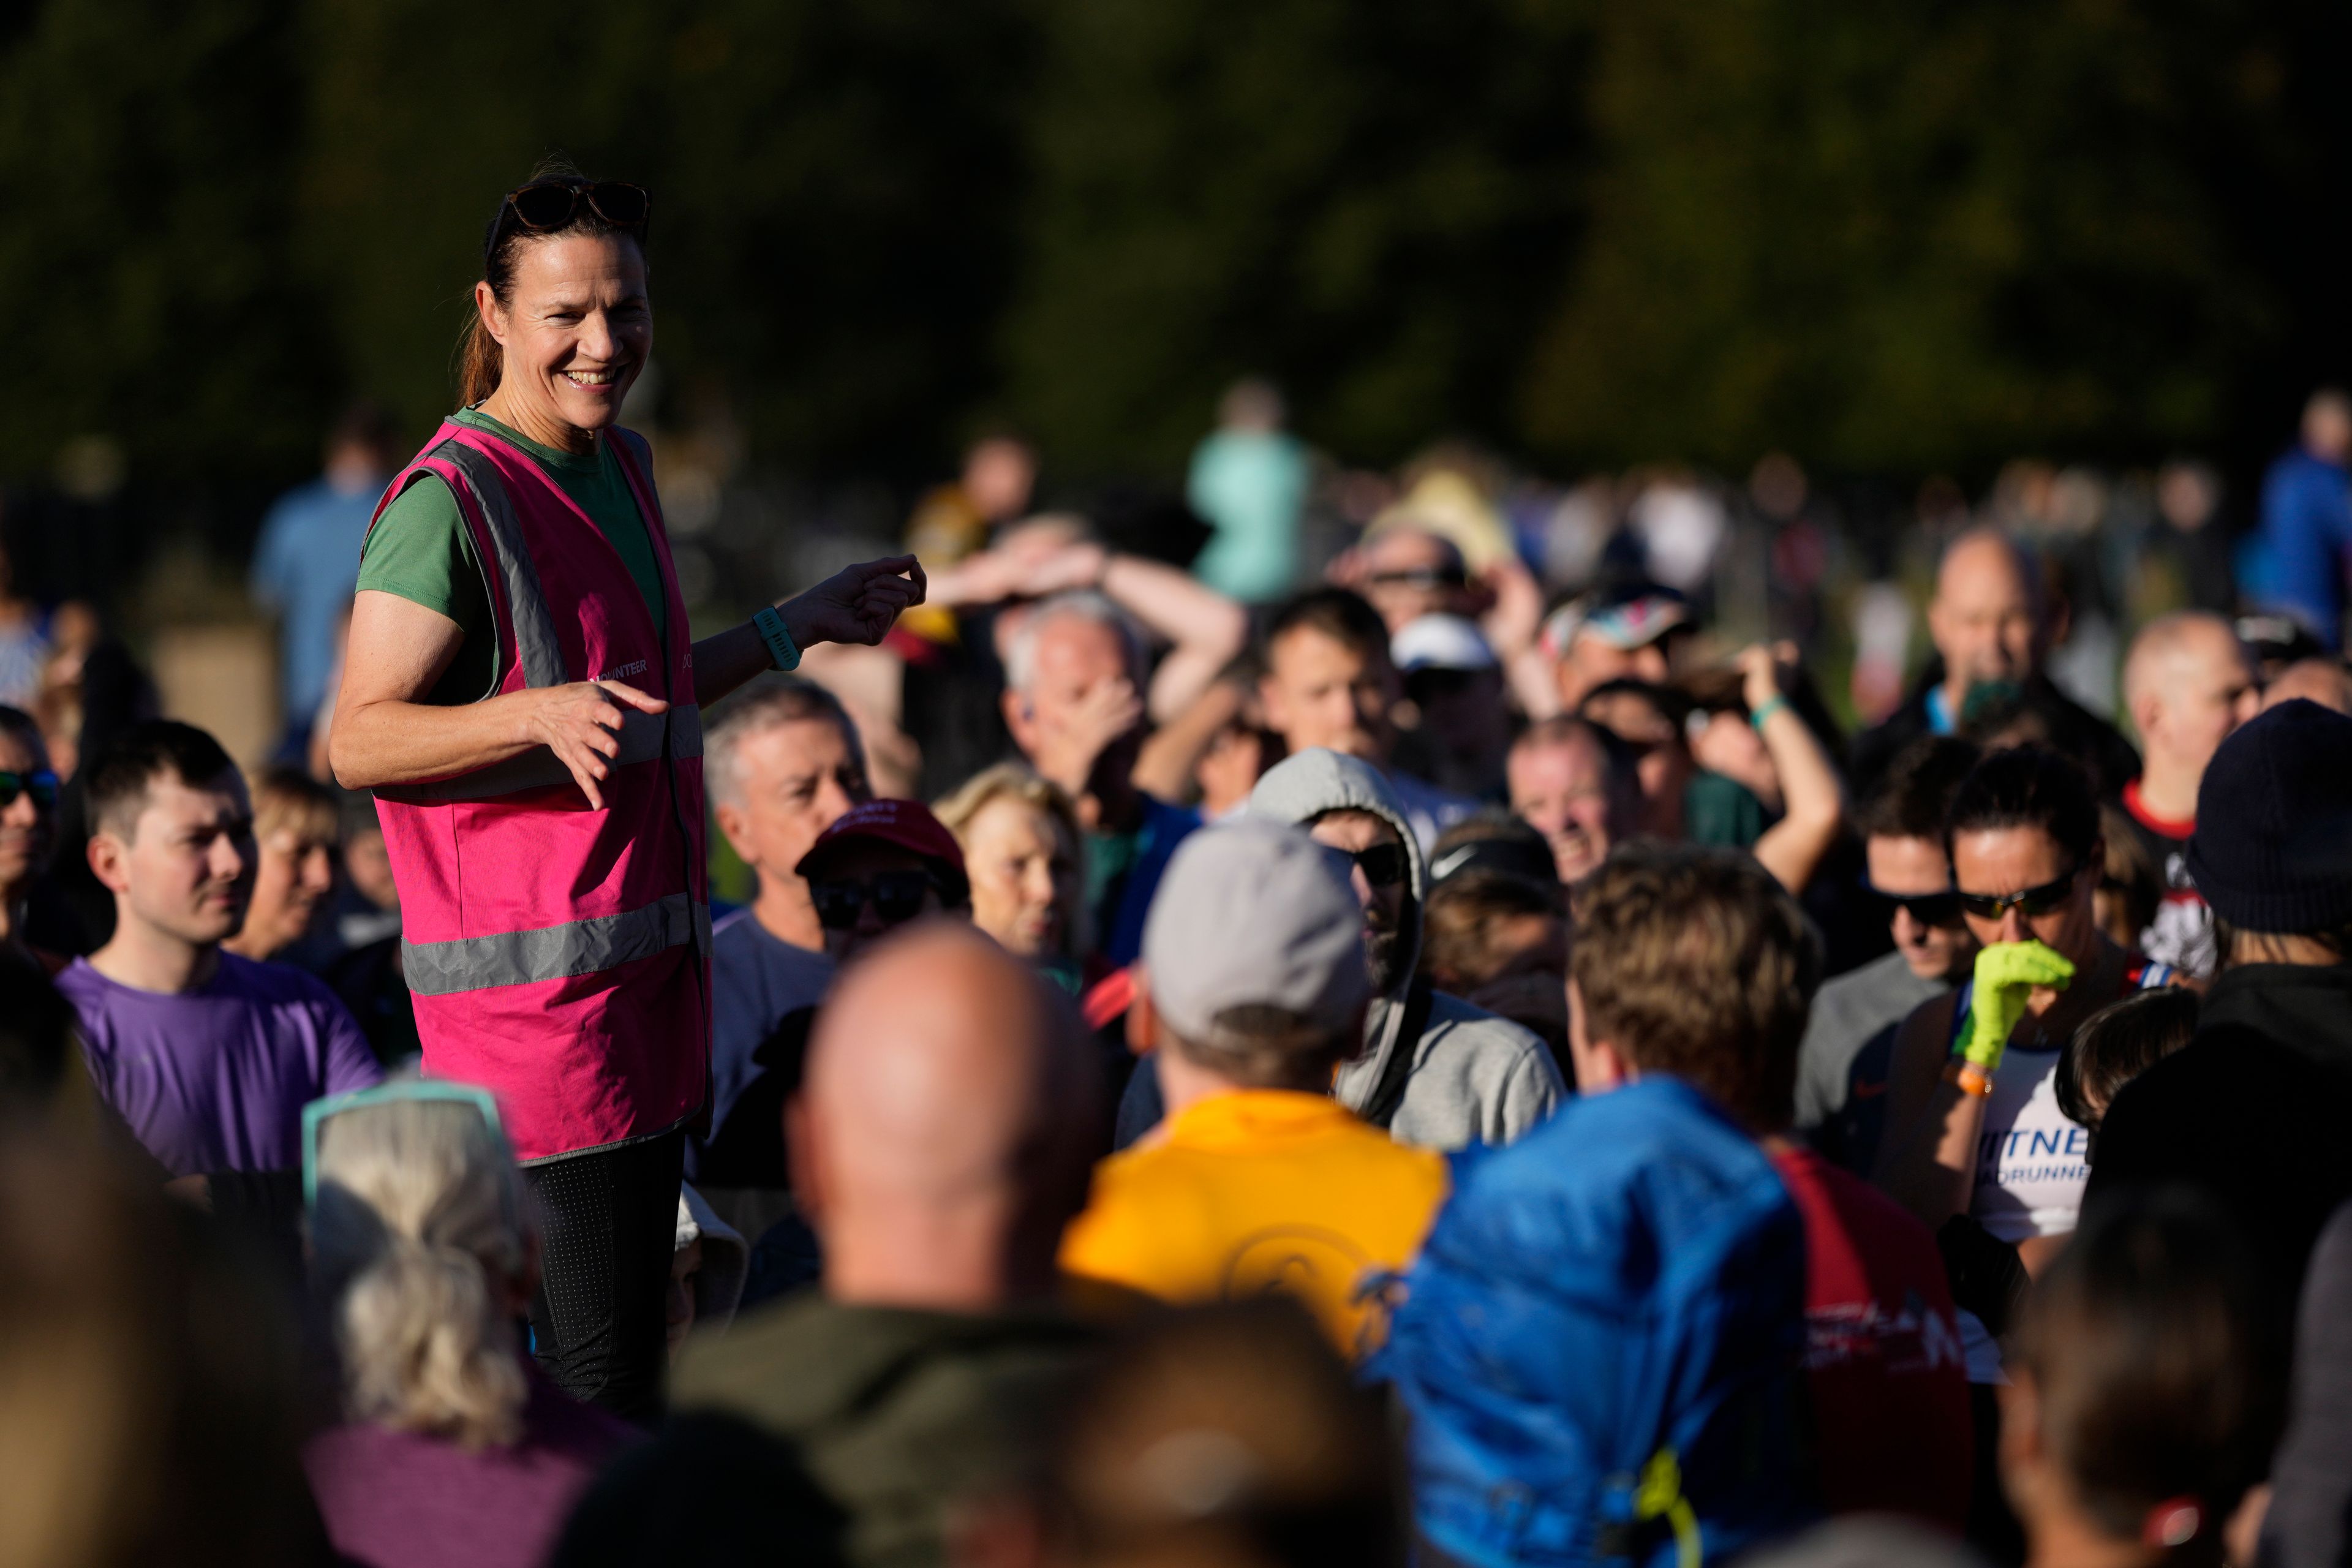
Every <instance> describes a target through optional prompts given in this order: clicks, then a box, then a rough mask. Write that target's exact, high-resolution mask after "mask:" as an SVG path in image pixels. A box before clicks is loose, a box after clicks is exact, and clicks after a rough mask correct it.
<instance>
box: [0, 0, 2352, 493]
mask: <svg viewBox="0 0 2352 1568" xmlns="http://www.w3.org/2000/svg"><path fill="white" fill-rule="evenodd" d="M2347 46H2352V8H2347V7H2346V6H2345V5H2342V4H2341V3H2340V0H2147V3H2142V4H2132V3H2127V0H1971V3H1966V4H1963V3H1959V0H1920V3H1918V4H1912V5H1885V4H1883V3H1882V0H1646V3H1643V4H1637V5H1626V4H1610V3H1606V0H1449V3H1448V4H1445V5H1428V4H1426V3H1424V0H682V3H676V4H665V5H653V4H648V3H642V0H640V3H635V4H625V3H622V0H508V3H507V4H504V5H498V6H491V7H453V6H447V5H431V4H426V3H424V0H205V4H203V5H184V4H165V3H163V0H16V3H14V4H5V3H0V300H5V312H6V319H7V321H8V323H9V333H8V336H9V343H8V349H9V353H8V355H7V363H6V367H5V374H0V479H6V480H8V481H10V482H12V483H13V484H15V485H17V486H19V487H23V486H27V485H45V484H47V483H48V482H49V481H50V479H51V478H52V476H53V475H54V474H55V472H56V471H57V469H58V464H59V462H60V459H61V456H63V455H66V454H68V453H69V452H70V451H71V450H73V449H74V447H75V443H77V442H78V441H85V440H86V438H88V437H93V436H96V437H107V438H109V439H110V440H111V441H112V442H114V443H117V444H119V447H120V448H121V450H122V451H124V452H125V453H126V454H127V458H128V465H129V472H130V475H131V483H132V485H133V486H134V487H135V488H136V489H138V490H139V491H140V492H141V493H143V494H146V495H149V496H151V497H152V496H155V495H158V494H165V493H168V494H169V495H171V496H173V497H174V498H176V499H177V500H183V501H185V503H186V504H188V505H191V506H198V507H201V506H203V505H207V504H226V502H220V503H213V502H206V501H205V500H203V498H205V497H215V498H221V497H243V496H246V495H247V494H249V493H260V492H262V491H265V490H266V489H267V488H268V487H269V486H272V485H275V484H278V483H280V482H283V481H285V480H287V479H292V478H294V477H297V476H299V474H300V473H302V472H303V471H305V469H306V468H308V467H309V465H310V463H311V462H312V460H313V458H314V454H315V447H316V442H317V439H318V437H319V434H320V429H321V427H322V425H323V423H324V421H325V419H326V418H327V417H328V416H329V415H330V414H331V412H332V410H333V408H334V407H335V405H337V404H338V403H339V402H340V401H341V400H342V399H343V398H345V397H348V396H351V395H355V394H367V395H373V396H375V397H378V398H381V399H383V400H384V401H385V402H387V403H389V404H390V405H393V406H394V407H395V408H396V409H397V410H398V411H399V412H400V413H401V415H402V416H403V417H404V419H405V420H407V421H408V422H409V423H410V424H411V425H412V426H415V429H416V431H417V433H418V434H420V435H421V434H422V432H423V430H424V428H425V426H426V425H427V424H428V422H429V421H430V420H431V419H432V418H433V417H434V416H436V415H437V414H438V413H440V412H441V411H442V410H443V408H444V406H445V405H446V403H447V401H448V399H449V396H450V387H451V375H450V351H451V347H452V344H453V342H454V341H455V337H456V333H457V326H458V324H459V322H460V321H461V320H462V316H463V312H464V310H465V308H466V306H465V299H466V290H467V285H468V282H469V281H470V279H471V277H472V275H473V267H474V263H475V259H476V247H477V246H478V240H479V236H480V231H481V226H482V225H483V223H484V221H485V220H486V219H487V217H488V216H489V214H490V212H491V210H492V206H493V204H494V203H495V201H496V199H497V197H498V195H499V193H500V192H501V191H503V190H504V189H506V188H508V187H509V186H510V185H512V184H516V183H518V182H519V181H520V178H521V177H522V175H523V174H525V173H526V172H527V171H528V169H529V168H530V165H531V163H533V162H534V161H535V160H536V159H537V158H539V157H540V156H541V155H542V154H544V153H548V152H550V151H551V150H559V149H560V150H562V151H563V152H565V153H569V154H571V155H572V157H574V158H575V159H577V160H579V161H580V162H581V163H583V164H584V165H586V166H588V167H590V168H592V169H593V170H597V171H600V172H606V173H609V174H613V175H614V176H616V177H625V178H633V179H636V180H640V181H642V182H644V183H646V184H649V185H651V186H652V187H653V188H654V189H655V191H656V198H657V203H658V208H657V220H656V221H657V223H658V225H659V229H658V232H657V234H656V252H655V262H656V289H657V301H658V307H659V310H660V319H661V349H660V363H661V365H662V369H663V371H664V386H665V388H666V390H665V393H664V396H665V398H666V399H668V400H670V402H671V403H673V404H676V405H709V406H723V407H725V408H727V409H728V410H730V413H731V417H732V420H733V422H734V424H735V425H736V426H738V427H740V431H741V432H742V435H743V437H744V439H745V440H746V441H747V443H748V445H749V447H750V450H751V454H752V455H753V456H754V458H757V459H758V460H760V461H762V462H764V463H767V464H770V465H773V466H775V467H777V468H782V469H785V470H789V471H792V472H795V473H799V474H803V475H807V476H812V477H814V478H818V479H824V478H827V477H833V478H838V477H843V476H849V475H858V476H868V477H876V478H879V479H883V480H886V481H888V482H891V483H897V484H906V483H911V482H913V481H915V480H917V479H921V478H924V477H926V476H930V475H934V474H936V473H937V472H938V471H940V469H941V468H943V467H944V466H945V465H946V464H947V463H948V462H949V461H950V458H951V456H952V452H953V449H954V446H955V444H956V442H957V441H959V440H960V439H961V437H963V436H964V435H966V434H967V433H969V432H970V431H971V430H972V429H974V428H976V427H977V426H980V425H982V424H983V423H986V422H990V421H993V420H1011V421H1013V422H1017V423H1018V424H1020V425H1022V426H1025V427H1026V428H1028V429H1029V430H1031V431H1033V432H1034V434H1035V435H1036V436H1037V437H1038V438H1039V439H1040V441H1041V442H1042V444H1043V447H1044V449H1045V456H1046V458H1047V461H1048V464H1049V466H1050V467H1052V468H1056V469H1059V470H1061V471H1062V472H1065V473H1067V474H1074V475H1081V476H1094V477H1107V476H1111V475H1140V476H1146V477H1161V478H1165V477H1168V476H1171V475H1172V474H1173V473H1174V472H1175V471H1176V470H1177V468H1178V465H1179V464H1180V463H1181V458H1182V455H1183V453H1184V451H1185V450H1186V448H1187V447H1188V445H1189V443H1190V442H1191V441H1192V439H1194V438H1195V437H1197V436H1198V434H1199V433H1200V431H1201V430H1202V428H1203V427H1204V426H1205V423H1206V420H1207V417H1208V412H1209V408H1210V405H1211V403H1212V401H1213V397H1214V395H1215V393H1216V391H1217V389H1218V388H1219V387H1220V385H1221V384H1223V383H1224V382H1225V381H1226V380H1227V379H1229V378H1230V377H1232V376H1233V375H1234V374H1236V373H1239V372H1241V371H1244V370H1262V371H1265V372H1267V373H1270V374H1273V375H1275V376H1276V378H1277V379H1279V380H1280V381H1281V382H1282V383H1283V384H1285V385H1286V387H1287V388H1288V389H1289V390H1290V392H1291V394H1292V396H1293V400H1294V403H1295V405H1296V408H1297V420H1298V423H1299V425H1300V426H1301V428H1302V430H1303V432H1304V433H1305V434H1306V435H1307V436H1308V437H1310V438H1312V439H1313V440H1315V441H1316V442H1318V443H1319V444H1321V445H1322V446H1324V447H1327V448H1328V449H1329V450H1331V451H1333V452H1334V453H1336V454H1337V455H1339V456H1340V457H1341V458H1344V459H1347V460H1349V461H1355V462H1370V463H1386V462H1393V461H1395V460H1397V459H1399V458H1402V457H1404V456H1405V455H1407V454H1408V453H1409V452H1410V451H1411V450H1412V449H1413V448H1414V447H1418V446H1420V445H1422V444H1423V443H1424V442H1425V441H1427V440H1428V439H1429V438H1431V437H1433V436H1436V435H1439V434H1446V433H1460V434H1466V435H1471V436H1474V437H1479V438H1482V439H1484V440H1486V441H1487V442H1490V443H1492V444H1494V445H1496V446H1497V447H1501V448H1503V449H1505V450H1507V451H1509V452H1512V453H1515V454H1517V455H1519V456H1522V457H1524V458H1528V459H1531V460H1534V461H1537V462H1539V463H1542V464H1545V465H1548V466H1550V467H1553V468H1559V469H1563V470H1565V469H1569V468H1574V467H1576V466H1579V465H1582V464H1588V463H1605V464H1612V465H1613V464H1621V463H1626V462H1633V461H1640V460H1644V459H1650V458H1678V459H1687V460H1692V461H1697V462H1704V463H1711V464H1717V465H1722V466H1727V467H1737V466H1739V465H1744V464H1745V463H1747V462H1748V461H1751V460H1752V459H1753V458H1755V457H1756V456H1757V455H1758V454H1759V453H1760V452H1762V451H1764V450H1766V449H1768V448H1771V447H1780V448H1783V449H1786V450H1788V451H1790V452H1791V453H1793V454H1794V455H1795V456H1797V457H1798V458H1800V459H1801V460H1802V461H1805V462H1806V463H1808V464H1809V465H1821V466H1823V467H1825V468H1831V469H1834V470H1838V471H1843V472H1849V473H1864V472H1869V473H1882V474H1887V475H1895V476H1911V477H1916V476H1917V475H1920V474H1923V473H1926V472H1928V471H1932V470H1947V471H1950V472H1953V473H1956V474H1958V475H1959V476H1960V477H1961V478H1962V479H1964V480H1965V479H1970V478H1980V477H1981V476H1982V475H1983V474H1985V473H1987V472H1989V471H1990V466H1991V465H1993V464H1995V463H1997V462H1998V461H1999V460H2000V459H2001V458H2006V457H2008V456H2011V455H2013V454H2015V453H2018V452H2020V451H2027V450H2032V451H2039V452H2042V453H2046V454H2049V455H2052V456H2058V457H2074V456H2084V457H2092V458H2106V459H2114V460H2137V459H2143V458H2153V457H2156V456H2160V455H2161V454H2163V453H2164V452H2166V451H2168V450H2172V449H2175V448H2177V447H2201V448H2203V449H2207V450H2210V451H2215V452H2218V453H2220V454H2221V455H2222V456H2223V457H2224V458H2228V459H2230V460H2231V461H2232V462H2234V463H2238V464H2244V463H2247V462H2251V461H2253V460H2256V459H2258V458H2260V457H2261V456H2262V455H2263V453H2265V452H2266V451H2267V450H2268V449H2269V448H2270V447H2272V446H2273V445H2274V444H2275V443H2276V442H2277V441H2279V440H2280V439H2281V438H2282V437H2283V436H2284V432H2285V431H2286V429H2287V428H2288V421H2289V420H2290V419H2291V417H2292V414H2293V410H2294V406H2295V405H2296V404H2297V403H2298V401H2299V400H2300V398H2301V397H2302V395H2304V393H2305V391H2307V390H2308V388H2309V386H2310V385H2311V384H2312V383H2313V382H2314V381H2315V380H2316V379H2319V378H2322V377H2325V376H2329V375H2337V376H2340V375H2341V374H2344V372H2345V370H2346V369H2347V358H2352V353H2347V350H2348V349H2352V303H2347V289H2346V285H2345V280H2344V279H2345V269H2346V262H2347V257H2348V256H2352V203H2347V188H2346V184H2347V183H2346V178H2345V169H2346V167H2347V154H2352V93H2346V92H2345V91H2343V90H2342V89H2341V85H2340V83H2339V82H2338V80H2337V76H2338V73H2339V72H2340V69H2341V62H2342V61H2343V60H2344V59H2346V58H2352V48H2347Z"/></svg>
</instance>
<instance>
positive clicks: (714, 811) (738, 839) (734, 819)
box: [710, 800, 751, 866]
mask: <svg viewBox="0 0 2352 1568" xmlns="http://www.w3.org/2000/svg"><path fill="white" fill-rule="evenodd" d="M710 815H711V816H712V817H714V818H715V819H716V820H717V821H718V823H719V834H720V835H721V836H722V837H725V838H726V840H727V844H728V847H730V848H731V849H733V850H734V851H735V858H737V859H739V860H740V861H742V862H743V864H745V865H746V866H749V865H750V864H751V840H750V834H751V824H750V823H749V822H747V821H745V820H744V819H743V808H742V807H741V806H740V805H736V804H735V803H734V802H732V801H725V800H721V801H713V802H712V803H711V806H710Z"/></svg>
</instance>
